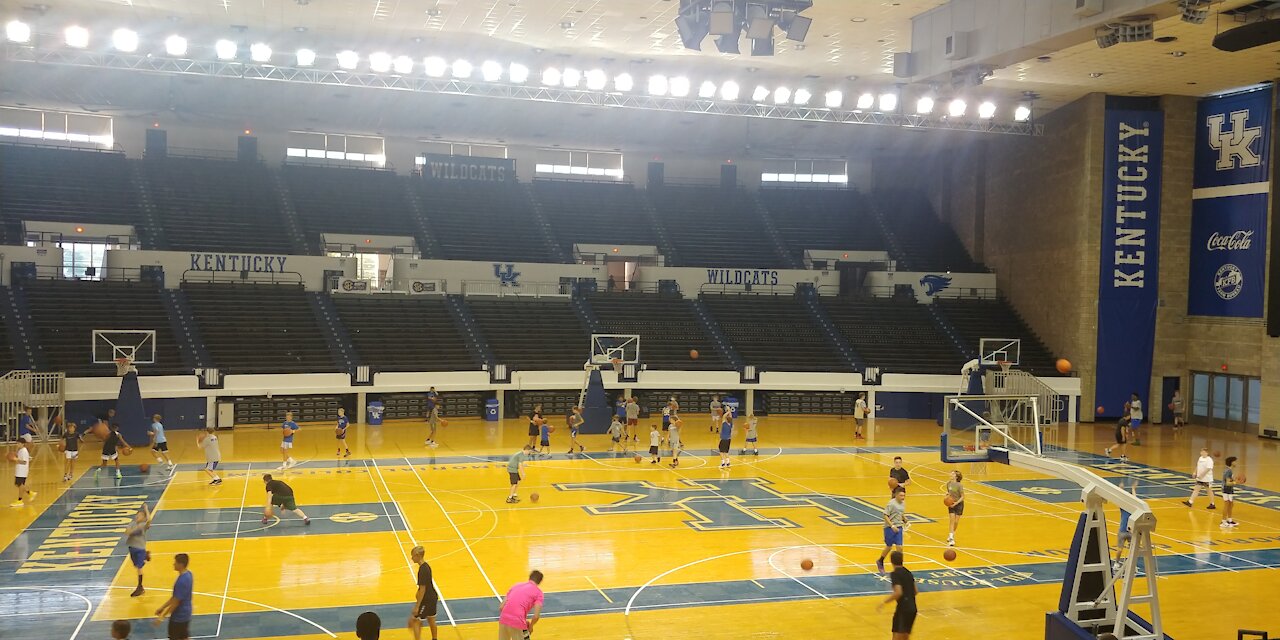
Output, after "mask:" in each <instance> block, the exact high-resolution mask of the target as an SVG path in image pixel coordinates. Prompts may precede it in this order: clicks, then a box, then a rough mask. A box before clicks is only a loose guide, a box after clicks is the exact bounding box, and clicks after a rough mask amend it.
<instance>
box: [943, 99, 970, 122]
mask: <svg viewBox="0 0 1280 640" xmlns="http://www.w3.org/2000/svg"><path fill="white" fill-rule="evenodd" d="M968 109H969V105H968V104H966V103H965V101H964V100H961V99H960V98H956V99H955V100H952V101H951V102H948V103H947V115H949V116H951V117H952V118H959V117H961V116H963V115H964V112H965V111H967V110H968Z"/></svg>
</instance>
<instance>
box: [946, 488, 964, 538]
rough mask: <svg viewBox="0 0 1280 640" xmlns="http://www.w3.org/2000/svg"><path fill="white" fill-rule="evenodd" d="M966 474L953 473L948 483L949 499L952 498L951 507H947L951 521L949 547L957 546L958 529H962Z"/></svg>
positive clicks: (948, 536) (948, 535)
mask: <svg viewBox="0 0 1280 640" xmlns="http://www.w3.org/2000/svg"><path fill="white" fill-rule="evenodd" d="M963 480H964V474H963V473H960V471H958V470H956V471H952V472H951V481H950V482H948V483H947V497H948V498H951V501H952V502H951V506H949V507H947V517H948V519H950V521H951V532H950V533H948V534H947V546H948V547H954V546H956V529H958V528H960V516H963V515H964V485H963V484H960V483H961V481H963Z"/></svg>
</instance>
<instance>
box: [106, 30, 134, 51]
mask: <svg viewBox="0 0 1280 640" xmlns="http://www.w3.org/2000/svg"><path fill="white" fill-rule="evenodd" d="M111 46H112V47H115V50H116V51H123V52H125V53H133V52H134V51H137V50H138V32H137V31H134V30H133V29H116V30H115V31H112V32H111Z"/></svg>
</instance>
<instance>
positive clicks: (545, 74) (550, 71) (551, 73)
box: [542, 67, 560, 87]
mask: <svg viewBox="0 0 1280 640" xmlns="http://www.w3.org/2000/svg"><path fill="white" fill-rule="evenodd" d="M542 84H545V85H547V86H548V87H558V86H560V70H559V69H557V68H555V67H547V68H546V69H544V70H543V71H542Z"/></svg>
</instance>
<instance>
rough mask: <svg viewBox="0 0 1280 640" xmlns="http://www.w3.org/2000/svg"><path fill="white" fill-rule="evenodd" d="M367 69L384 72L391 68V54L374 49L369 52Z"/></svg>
mask: <svg viewBox="0 0 1280 640" xmlns="http://www.w3.org/2000/svg"><path fill="white" fill-rule="evenodd" d="M369 69H371V70H373V71H375V72H377V73H386V72H388V71H390V70H391V54H389V53H387V52H385V51H375V52H373V53H371V54H369Z"/></svg>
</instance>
